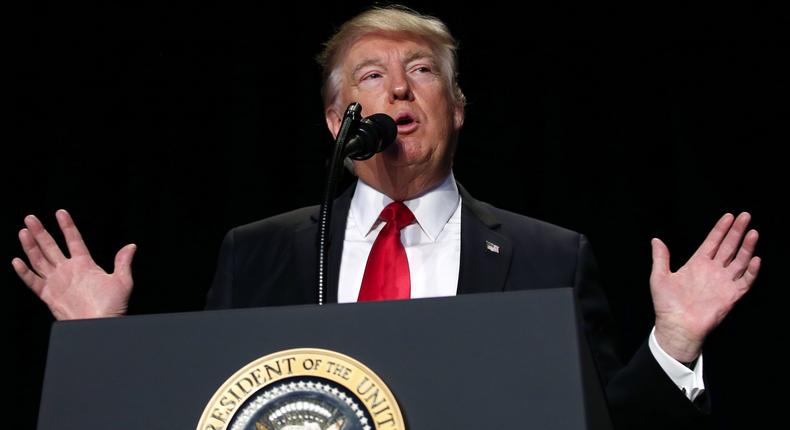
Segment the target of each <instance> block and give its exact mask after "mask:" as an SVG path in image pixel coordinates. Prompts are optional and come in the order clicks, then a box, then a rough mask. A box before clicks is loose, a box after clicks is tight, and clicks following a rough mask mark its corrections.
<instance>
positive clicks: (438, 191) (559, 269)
mask: <svg viewBox="0 0 790 430" xmlns="http://www.w3.org/2000/svg"><path fill="white" fill-rule="evenodd" d="M320 60H321V62H322V65H323V66H324V70H325V73H324V90H323V95H324V105H325V117H326V122H327V126H328V128H329V129H330V131H331V132H332V133H333V134H335V135H336V134H337V132H338V130H339V127H340V123H341V118H342V115H343V112H344V110H345V107H346V106H347V105H348V104H349V103H351V102H354V101H356V102H359V103H361V105H362V106H363V115H364V116H367V115H370V114H372V113H376V112H383V113H387V114H389V115H390V116H392V117H393V118H394V119H395V120H396V122H397V124H398V138H397V141H396V143H395V144H394V145H392V146H391V147H390V148H388V149H387V150H386V151H384V152H382V153H380V154H378V155H377V156H375V157H373V158H371V159H369V160H366V161H355V162H354V170H355V172H356V174H357V176H358V177H359V181H358V182H357V183H356V185H355V186H353V187H352V188H350V189H349V190H347V191H346V192H345V193H344V194H343V195H342V196H341V197H339V198H338V199H337V200H336V202H335V212H334V213H335V217H334V223H333V225H332V227H331V230H332V235H333V237H334V238H335V241H334V246H333V248H332V250H331V253H330V267H329V270H330V282H329V285H328V294H329V300H328V301H330V302H332V301H338V302H353V301H357V300H381V299H398V298H419V297H435V296H450V295H455V294H463V293H473V292H481V291H502V290H519V289H535V288H552V287H557V286H566V285H573V286H574V287H575V288H576V291H577V295H578V298H579V303H580V307H581V310H582V314H583V316H584V320H585V331H586V333H587V335H588V337H589V339H590V344H591V348H592V350H593V354H594V357H595V359H596V364H597V366H598V368H599V370H600V373H601V376H602V378H603V380H604V382H605V384H606V392H607V397H608V400H609V403H610V406H611V408H612V413H613V417H614V418H615V421H616V422H617V423H618V424H620V426H621V427H624V428H630V427H633V426H639V427H640V428H644V427H651V426H655V427H666V426H670V425H671V426H674V427H678V426H686V425H689V424H692V425H693V424H695V423H696V421H697V420H698V419H699V418H700V417H702V415H703V413H702V412H700V410H699V408H702V409H704V408H705V405H704V402H703V401H700V399H701V398H700V395H701V394H702V392H703V391H704V385H703V383H702V378H701V375H702V365H703V363H702V357H701V355H700V354H701V349H702V343H703V341H704V339H705V337H706V336H707V335H708V334H709V333H710V332H711V330H713V328H715V327H716V326H717V325H718V324H719V323H720V322H721V320H722V319H723V318H724V316H726V314H727V313H728V312H729V310H730V309H731V308H732V306H733V305H734V303H735V302H736V301H737V300H738V299H739V298H740V297H741V296H742V295H743V294H744V293H745V292H746V291H748V289H749V288H750V287H751V285H752V283H753V282H754V279H755V278H756V276H757V274H758V272H759V268H760V259H759V258H758V257H754V256H753V252H754V248H755V245H756V242H757V238H758V234H757V232H756V231H754V230H751V231H748V233H747V227H748V224H749V221H750V216H749V214H746V213H743V214H741V215H739V216H738V217H737V218H735V217H733V216H732V215H729V214H727V215H724V216H723V217H722V218H721V219H720V220H719V222H718V223H717V224H716V226H715V227H714V228H713V230H712V231H711V233H710V234H709V235H708V237H707V238H706V239H705V241H704V242H703V243H702V245H701V246H700V248H699V249H698V251H697V252H696V253H695V254H694V256H692V257H691V259H690V260H689V261H688V262H687V263H686V265H684V266H683V267H682V268H681V269H680V270H678V271H677V272H674V273H672V272H670V270H669V251H668V249H667V248H666V246H665V245H664V244H663V243H662V242H661V241H660V240H658V239H654V240H653V244H652V245H653V271H652V273H651V277H650V287H651V293H652V297H653V303H654V308H655V312H656V320H655V328H654V330H653V332H652V333H651V334H650V336H649V338H648V341H647V342H646V343H645V345H643V347H642V348H641V349H640V350H639V351H637V353H636V354H635V356H634V357H633V358H632V359H631V360H630V361H629V362H628V363H627V364H626V365H622V364H620V362H619V361H618V359H617V357H616V355H615V353H614V349H613V347H612V345H611V341H610V337H609V335H608V332H609V330H611V322H610V319H609V317H608V310H607V306H606V303H605V300H604V299H603V295H602V293H601V291H600V287H599V285H598V283H597V275H596V268H595V262H594V258H593V256H592V252H591V250H590V247H589V244H588V243H587V240H586V239H585V238H584V236H582V235H580V234H578V233H575V232H571V231H568V230H564V229H561V228H559V227H556V226H552V225H549V224H546V223H543V222H540V221H537V220H534V219H530V218H527V217H523V216H520V215H516V214H513V213H509V212H506V211H503V210H499V209H496V208H493V207H491V206H490V205H487V204H485V203H482V202H479V201H477V200H476V199H474V198H473V197H472V196H470V195H469V194H468V193H466V192H465V191H464V190H463V188H461V187H460V186H459V185H457V183H456V182H455V179H454V177H453V174H452V159H453V153H454V149H455V144H456V142H457V137H458V133H459V132H460V129H461V127H462V125H463V121H464V103H465V101H464V96H463V93H462V92H461V90H460V88H459V87H458V85H457V83H456V80H455V76H456V71H455V70H456V69H455V41H454V40H453V38H452V36H451V35H450V33H449V32H448V31H447V29H446V27H445V26H444V24H443V23H441V22H440V21H439V20H437V19H434V18H431V17H425V16H422V15H419V14H417V13H414V12H412V11H408V10H404V9H402V8H397V7H392V8H385V9H373V10H370V11H367V12H365V13H363V14H361V15H359V16H357V17H355V18H354V19H352V20H350V21H349V22H347V23H346V24H344V25H343V26H342V27H341V28H340V30H339V31H338V33H337V34H336V35H335V36H334V37H333V38H332V39H331V40H330V41H329V42H328V43H327V44H326V49H325V51H324V53H323V54H322V55H321V57H320ZM316 214H317V209H316V208H314V207H313V208H303V209H299V210H296V211H293V212H289V213H287V214H283V215H280V216H277V217H273V218H270V219H267V220H263V221H259V222H257V223H253V224H250V225H247V226H242V227H239V228H236V229H233V230H232V231H231V232H229V233H228V234H227V235H226V237H225V241H224V242H223V245H222V250H221V253H220V261H219V267H218V269H217V274H216V277H215V280H214V284H213V286H212V289H211V291H210V293H209V297H208V306H209V307H211V308H231V307H233V308H235V307H248V306H275V305H291V304H303V303H312V302H313V301H314V298H315V291H314V289H313V285H314V279H313V277H314V273H315V270H313V269H314V268H315V264H316V263H315V257H316V251H315V249H314V237H315V234H316V229H317V225H316ZM56 215H57V219H58V223H59V225H60V228H61V230H62V231H63V234H64V236H65V237H66V243H67V246H68V248H69V251H70V254H71V256H70V258H66V257H65V256H64V255H63V253H62V252H61V250H60V249H59V248H58V246H57V245H56V244H55V242H54V240H53V239H52V237H51V236H50V235H49V233H47V231H46V230H45V229H44V228H43V226H42V225H41V223H40V222H39V221H38V220H37V219H36V218H35V217H33V216H32V215H31V216H28V217H27V218H26V219H25V224H26V226H27V228H26V229H22V230H21V231H20V233H19V238H20V241H21V243H22V246H23V250H24V252H25V254H26V255H27V256H28V259H29V260H30V264H31V266H32V269H33V270H31V269H30V268H29V267H28V266H27V265H26V264H25V263H24V262H23V261H22V260H21V259H14V261H13V262H12V264H13V266H14V269H15V270H16V272H17V274H18V275H19V276H20V278H22V280H23V281H24V282H25V283H26V284H27V285H28V286H29V287H30V288H31V289H32V290H33V291H34V292H35V293H36V294H37V295H38V296H39V297H40V298H41V299H42V300H43V301H44V302H45V303H47V305H48V306H49V308H50V309H51V310H52V313H53V314H54V315H55V317H57V318H58V319H68V318H91V317H105V316H118V315H123V314H124V313H125V312H126V306H127V303H128V299H129V295H130V294H131V289H132V276H131V261H132V257H133V255H134V252H135V249H136V247H135V246H134V245H127V246H126V247H124V248H122V249H121V250H120V251H119V252H118V254H117V255H116V259H115V272H114V273H112V274H107V273H105V272H104V271H103V270H101V268H99V267H98V266H97V265H96V264H95V263H93V260H92V259H91V257H90V254H89V252H88V250H87V248H86V247H85V245H84V243H83V241H82V239H81V238H80V235H79V232H78V230H77V228H76V227H75V225H74V223H73V221H72V220H71V218H70V216H69V215H68V213H66V212H65V211H58V213H57V214H56ZM341 235H342V238H343V239H342V240H340V237H341ZM695 401H696V402H697V403H698V404H697V405H695V403H694V402H695Z"/></svg>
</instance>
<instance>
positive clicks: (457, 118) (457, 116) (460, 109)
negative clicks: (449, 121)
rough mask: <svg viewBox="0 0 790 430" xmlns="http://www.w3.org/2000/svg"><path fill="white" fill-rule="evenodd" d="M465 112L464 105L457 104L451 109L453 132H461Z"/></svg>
mask: <svg viewBox="0 0 790 430" xmlns="http://www.w3.org/2000/svg"><path fill="white" fill-rule="evenodd" d="M465 116H466V114H465V110H464V105H462V104H460V103H458V104H456V105H455V108H453V125H455V131H459V130H461V127H463V125H464V118H465Z"/></svg>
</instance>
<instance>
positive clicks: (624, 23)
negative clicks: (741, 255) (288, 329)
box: [0, 2, 790, 428]
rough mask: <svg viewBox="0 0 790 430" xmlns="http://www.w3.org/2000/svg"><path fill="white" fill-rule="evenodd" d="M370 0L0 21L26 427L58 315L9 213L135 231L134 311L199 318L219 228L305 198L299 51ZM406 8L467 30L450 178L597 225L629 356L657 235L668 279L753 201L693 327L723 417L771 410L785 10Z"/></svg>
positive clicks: (76, 10) (99, 230) (115, 236)
mask: <svg viewBox="0 0 790 430" xmlns="http://www.w3.org/2000/svg"><path fill="white" fill-rule="evenodd" d="M366 4H367V2H345V3H343V4H342V5H339V4H330V3H324V4H322V5H315V6H310V5H307V4H297V3H289V4H279V5H264V4H262V3H261V4H256V3H227V2H225V3H222V4H213V5H209V4H201V5H199V6H198V5H195V4H192V3H189V2H157V3H156V4H152V5H142V4H139V3H134V4H133V6H132V5H123V4H120V3H113V4H112V5H111V6H108V5H104V4H102V3H98V2H96V3H91V2H79V3H78V4H76V5H75V4H69V5H67V6H64V5H59V6H52V5H35V6H30V7H27V8H24V9H19V10H14V11H12V12H11V13H9V17H8V18H10V19H11V20H12V21H13V23H14V24H15V25H13V26H12V27H11V29H12V33H13V34H12V38H11V41H12V43H11V44H10V45H11V46H10V51H8V52H7V55H8V56H7V57H6V58H7V60H9V62H8V63H7V64H8V65H10V66H11V69H12V72H13V78H12V79H13V81H12V82H11V83H10V85H9V86H10V87H11V89H12V91H11V93H12V97H13V100H14V101H13V115H12V117H11V118H12V127H11V133H10V135H7V138H6V139H4V140H5V145H3V155H2V166H0V167H1V168H2V174H3V175H7V177H6V178H4V180H3V183H4V184H5V191H6V193H5V196H6V202H7V203H6V205H5V209H4V210H3V211H2V230H0V240H2V243H3V246H2V248H1V249H2V258H3V261H5V262H6V263H5V264H6V266H5V269H3V270H2V271H0V273H2V276H3V277H2V279H3V284H4V285H7V288H8V291H9V294H11V300H12V301H11V305H10V308H11V324H10V326H9V327H10V332H11V335H10V336H11V338H12V339H13V340H12V342H10V345H11V348H12V355H13V357H14V360H15V361H14V363H13V367H11V368H10V369H12V370H11V372H12V375H11V376H12V378H11V381H12V384H13V387H14V388H13V389H12V390H7V391H11V392H13V393H14V395H15V396H16V397H17V398H18V399H19V405H20V406H19V408H18V409H16V410H15V413H18V414H19V419H20V420H21V422H22V423H23V424H22V427H23V428H27V427H33V426H34V425H35V424H34V423H35V420H36V413H37V404H38V399H39V395H40V388H41V381H42V377H43V369H44V364H45V360H46V346H47V341H48V331H49V326H50V324H51V321H52V318H51V317H50V316H49V312H48V310H47V309H46V306H44V305H43V304H41V303H40V302H39V301H38V299H37V298H36V297H35V296H34V295H33V294H32V293H31V292H30V291H29V290H27V288H25V287H24V285H23V284H22V282H21V281H19V280H18V279H17V278H16V276H15V274H14V273H13V269H12V268H11V265H10V261H11V259H12V257H14V256H21V249H20V247H19V245H18V240H17V236H16V235H17V232H18V230H19V229H20V228H21V227H22V219H23V218H24V216H25V215H27V214H30V213H35V214H37V215H39V217H40V218H42V220H43V221H44V223H45V225H47V226H49V227H50V228H51V229H53V231H56V230H57V229H56V227H55V226H56V223H55V220H54V211H55V210H56V209H58V208H66V209H68V210H69V211H70V212H71V214H72V215H73V217H74V218H75V220H76V222H77V225H78V226H79V227H80V229H81V231H82V234H83V237H84V238H85V240H86V242H87V244H88V246H89V247H90V249H91V250H92V252H93V254H94V257H95V259H96V260H97V262H99V264H100V265H102V267H104V268H105V269H107V270H112V262H113V257H114V255H115V252H116V251H117V250H118V249H119V248H120V247H121V246H123V245H124V244H126V243H130V242H134V243H136V244H137V245H138V247H139V250H138V253H137V255H136V257H135V261H134V278H135V291H134V294H133V298H132V303H131V312H133V313H156V312H179V311H189V310H197V309H200V308H202V306H203V299H204V294H205V292H206V289H207V288H208V285H209V283H210V281H211V277H212V275H213V270H214V265H215V260H216V256H217V251H218V249H219V244H220V241H221V239H222V236H223V234H224V233H225V232H226V231H227V230H228V229H229V228H231V227H233V226H236V225H239V224H242V223H246V222H250V221H253V220H256V219H260V218H263V217H266V216H269V215H273V214H276V213H280V212H283V211H286V210H289V209H293V208H295V207H299V206H305V205H312V204H316V203H318V201H319V198H320V193H321V190H322V181H323V175H324V162H325V158H326V156H327V155H328V149H329V146H330V143H331V139H330V136H329V134H328V132H327V131H326V129H325V125H324V119H323V114H322V107H321V100H320V96H319V87H320V82H319V81H320V71H319V68H318V66H317V65H316V64H315V62H314V60H313V58H314V56H315V55H316V54H317V53H318V52H319V51H320V48H321V43H322V42H323V41H324V40H326V39H327V38H328V37H329V36H330V35H331V34H332V32H333V30H334V29H335V28H336V26H338V25H339V24H340V23H342V22H343V21H344V20H346V19H348V18H350V17H351V16H353V15H354V14H355V13H357V12H359V11H360V10H362V9H363V7H364V6H365V5H366ZM408 4H409V5H410V6H413V7H415V8H417V9H418V10H420V11H421V12H424V13H429V14H434V15H436V16H438V17H440V18H442V19H443V20H444V21H445V22H446V23H447V24H448V25H449V27H450V29H451V31H452V32H453V33H454V35H455V36H456V37H457V38H458V39H459V40H460V44H461V51H460V73H461V75H460V83H461V85H462V88H463V89H464V91H465V93H466V95H467V98H468V100H469V105H468V107H467V116H466V123H465V126H464V131H463V132H462V134H461V138H460V143H459V148H458V152H457V155H456V163H455V169H454V170H455V175H456V178H457V179H458V180H459V181H460V182H461V183H463V184H464V186H465V187H466V188H467V189H468V190H469V191H470V192H471V193H472V194H473V195H475V196H476V197H477V198H479V199H482V200H486V201H488V202H490V203H493V204H494V205H497V206H500V207H502V208H505V209H509V210H513V211H515V212H519V213H523V214H526V215H530V216H534V217H537V218H541V219H544V220H547V221H549V222H553V223H555V224H559V225H562V226H565V227H568V228H571V229H574V230H577V231H581V232H584V233H586V234H587V235H588V236H589V237H590V239H591V241H592V243H593V247H594V248H595V250H596V254H597V256H598V259H599V262H600V265H601V268H602V272H603V277H604V280H605V282H606V284H605V285H606V288H607V291H606V292H607V295H608V297H609V299H610V301H611V304H612V307H613V311H614V313H615V317H616V318H617V321H618V322H619V324H620V327H621V329H622V337H623V339H622V340H623V346H624V350H625V352H626V353H628V352H631V351H633V350H634V349H635V348H637V347H638V346H639V344H640V343H641V342H642V341H643V340H644V339H645V338H646V336H647V334H648V333H649V330H650V328H651V326H652V318H653V315H652V308H651V302H650V294H649V286H648V276H649V273H650V264H651V259H650V239H651V238H652V237H660V238H662V239H663V240H664V241H665V243H667V245H668V246H669V248H670V250H671V251H672V261H673V269H676V268H677V267H679V266H680V265H681V264H682V263H683V262H684V261H685V260H686V259H687V258H688V257H689V256H690V255H691V254H692V253H693V252H694V250H695V249H696V247H697V246H698V245H699V243H701V241H702V240H703V239H704V237H705V235H706V234H707V231H708V230H709V229H710V228H711V227H712V226H713V224H714V223H715V221H716V220H717V219H718V218H719V217H720V216H721V214H723V213H724V212H735V213H737V212H739V211H742V210H748V211H750V212H751V213H752V214H753V216H754V222H753V226H754V227H755V228H757V229H758V230H759V231H760V233H761V240H760V243H759V245H758V254H759V255H760V256H762V257H763V259H764V265H763V269H762V271H761V275H760V279H758V281H757V283H756V284H755V286H754V288H753V290H752V291H751V292H749V293H748V294H747V296H745V297H744V298H743V300H742V301H741V302H740V303H739V304H738V305H737V306H736V308H735V309H734V310H733V311H732V313H731V314H730V315H729V316H728V317H727V319H726V320H725V321H724V323H723V324H722V325H721V326H720V327H719V328H718V329H717V330H716V331H715V332H714V334H713V335H712V336H711V337H710V338H709V341H708V343H707V345H706V349H705V371H706V374H707V377H708V384H709V388H711V395H712V397H713V406H714V410H715V412H716V424H717V427H720V428H741V427H743V426H746V425H755V424H757V423H758V422H760V421H762V420H766V419H768V417H769V416H770V415H772V414H774V413H777V411H778V410H779V407H780V402H779V400H778V399H779V398H780V397H782V396H771V395H769V394H768V393H767V392H766V390H769V389H773V388H775V387H776V386H777V385H784V379H785V378H784V371H783V369H782V368H781V365H782V364H783V363H782V362H783V360H782V359H781V356H782V354H780V353H779V348H780V347H782V346H784V343H785V341H786V335H785V330H782V329H781V324H782V323H783V322H784V318H782V315H783V312H784V310H785V309H784V308H785V306H784V303H785V302H784V300H785V298H786V297H787V294H786V293H785V291H784V290H785V289H786V288H787V286H786V280H785V277H784V276H781V277H780V272H781V270H782V267H783V265H784V264H786V263H785V262H786V261H787V258H788V256H789V255H788V251H787V249H786V246H787V245H786V244H787V242H788V240H787V239H788V236H787V234H786V233H785V228H783V227H782V226H781V225H780V222H782V220H783V219H784V218H785V212H784V211H783V210H782V209H781V208H782V207H784V205H783V203H784V202H783V200H784V199H786V197H787V184H788V180H787V175H786V168H787V167H786V165H787V162H786V157H784V156H780V153H783V152H784V148H782V146H783V145H785V144H787V143H788V142H789V141H790V131H788V118H790V115H789V114H790V109H788V98H789V97H788V96H790V85H789V84H788V76H790V62H788V55H789V54H790V49H789V45H788V43H787V41H786V40H782V36H783V32H784V31H786V30H787V28H788V26H787V24H788V11H787V10H786V9H784V10H783V9H778V8H775V9H760V8H758V7H750V8H746V6H744V5H741V6H739V7H738V8H734V7H733V8H731V9H725V8H723V6H717V7H718V9H708V8H703V7H702V6H700V7H696V8H694V7H689V6H686V7H682V8H678V7H676V8H672V9H670V8H669V7H668V6H665V7H666V9H660V8H659V7H658V6H629V7H626V8H619V7H618V8H615V7H607V6H602V5H595V6H592V5H590V6H580V5H562V6H557V5H541V6H534V5H533V6H524V7H523V8H518V10H519V11H518V12H517V11H516V9H514V8H513V6H510V5H508V6H505V5H504V4H500V5H498V4H495V3H493V2H484V3H476V4H472V3H470V4H467V5H465V6H460V5H457V4H456V5H450V4H439V3H433V2H410V3H408ZM56 236H57V234H56ZM58 239H60V237H59V236H58Z"/></svg>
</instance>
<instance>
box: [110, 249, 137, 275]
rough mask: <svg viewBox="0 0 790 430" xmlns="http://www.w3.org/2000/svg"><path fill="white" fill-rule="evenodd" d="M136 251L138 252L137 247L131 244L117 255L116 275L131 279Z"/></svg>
mask: <svg viewBox="0 0 790 430" xmlns="http://www.w3.org/2000/svg"><path fill="white" fill-rule="evenodd" d="M135 251H137V245H135V244H133V243H131V244H129V245H126V246H124V247H123V248H121V250H120V251H118V253H117V254H115V268H114V271H113V273H114V274H117V275H120V276H124V277H126V276H128V277H130V278H131V276H132V259H133V258H134V253H135Z"/></svg>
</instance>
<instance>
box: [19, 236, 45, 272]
mask: <svg viewBox="0 0 790 430" xmlns="http://www.w3.org/2000/svg"><path fill="white" fill-rule="evenodd" d="M19 242H20V243H21V244H22V251H24V253H25V255H27V259H28V260H29V261H30V265H31V266H33V270H35V271H36V272H38V274H39V275H42V276H46V274H47V273H49V271H50V270H52V268H53V266H52V263H50V262H49V260H47V259H46V257H44V254H43V253H42V252H41V247H39V246H38V243H37V242H36V240H35V239H34V238H33V235H32V234H31V233H30V230H28V229H26V228H23V229H22V230H19ZM25 267H27V266H25Z"/></svg>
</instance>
